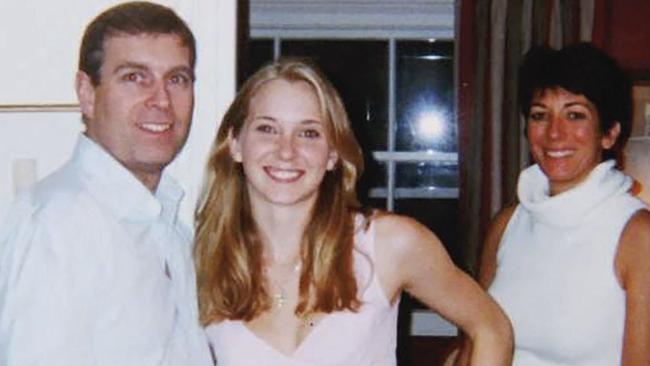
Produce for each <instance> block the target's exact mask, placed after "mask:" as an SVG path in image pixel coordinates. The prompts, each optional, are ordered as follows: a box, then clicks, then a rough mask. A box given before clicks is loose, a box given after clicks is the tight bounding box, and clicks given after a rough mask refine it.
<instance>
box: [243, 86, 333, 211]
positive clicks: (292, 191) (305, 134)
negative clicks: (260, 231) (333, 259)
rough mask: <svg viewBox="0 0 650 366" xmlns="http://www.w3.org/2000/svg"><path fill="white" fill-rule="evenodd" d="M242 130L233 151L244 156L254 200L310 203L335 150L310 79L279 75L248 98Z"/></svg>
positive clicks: (245, 171)
mask: <svg viewBox="0 0 650 366" xmlns="http://www.w3.org/2000/svg"><path fill="white" fill-rule="evenodd" d="M249 105H250V107H249V111H248V116H247V119H246V121H245V123H244V126H243V128H242V129H241V131H240V133H239V136H237V137H236V138H235V137H231V139H230V151H231V154H232V156H233V159H234V160H235V161H238V162H241V163H242V165H243V168H244V173H245V175H246V182H247V187H248V192H249V195H250V197H251V201H252V203H253V204H254V205H255V204H260V203H262V202H266V203H272V204H277V205H295V204H306V205H307V207H311V205H312V204H313V202H315V200H316V198H317V196H318V189H319V187H320V183H321V181H322V180H323V176H324V175H325V172H326V171H327V170H331V169H333V168H334V166H335V163H336V160H337V154H336V152H335V151H334V150H332V149H331V148H330V144H329V141H328V138H327V133H326V130H327V126H326V125H325V123H326V121H324V119H323V116H322V115H321V112H320V104H319V101H318V98H317V96H316V93H315V92H314V90H313V88H312V86H311V85H309V84H308V83H307V82H304V81H293V82H289V81H286V80H283V79H275V80H271V81H268V82H266V83H265V84H263V85H262V87H261V88H260V89H259V90H258V91H257V92H256V93H255V95H254V96H253V98H252V99H251V101H250V104H249Z"/></svg>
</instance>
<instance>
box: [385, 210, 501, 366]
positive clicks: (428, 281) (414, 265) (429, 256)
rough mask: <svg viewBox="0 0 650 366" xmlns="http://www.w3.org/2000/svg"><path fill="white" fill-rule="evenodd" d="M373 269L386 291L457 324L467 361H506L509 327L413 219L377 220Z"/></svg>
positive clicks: (489, 362)
mask: <svg viewBox="0 0 650 366" xmlns="http://www.w3.org/2000/svg"><path fill="white" fill-rule="evenodd" d="M376 220H377V221H376V241H377V268H378V275H379V277H380V280H381V282H382V284H383V286H384V290H385V291H386V293H387V294H388V295H389V296H390V297H391V298H392V299H393V300H394V299H396V298H397V296H399V293H400V292H401V290H405V291H407V292H408V293H410V294H411V295H413V296H415V297H416V298H418V299H419V300H420V301H422V302H423V303H424V304H426V305H427V306H429V307H430V308H431V309H432V310H434V311H436V312H437V313H439V314H440V315H441V316H443V317H444V318H446V319H448V320H449V321H451V322H452V323H454V324H456V325H457V326H458V327H459V328H460V329H462V331H463V332H464V333H465V334H466V335H467V337H468V338H469V339H470V340H471V343H472V347H471V357H470V364H471V365H510V363H511V358H512V330H511V327H510V322H509V321H508V318H507V317H506V316H505V314H504V313H503V311H501V309H500V308H499V306H498V305H497V304H496V303H495V302H494V301H493V300H492V299H491V298H490V297H489V296H488V295H487V294H486V293H485V292H484V291H483V290H482V289H481V288H480V286H479V285H478V284H477V283H476V282H475V281H474V280H472V279H471V277H469V276H468V275H467V274H465V272H463V271H462V270H460V269H459V268H457V267H456V266H455V265H454V264H453V262H452V261H451V259H450V258H449V256H448V255H447V252H446V251H445V249H444V247H443V245H442V243H441V242H440V240H439V239H438V238H437V237H436V236H435V235H434V234H433V233H432V232H431V231H429V230H428V229H427V228H426V227H424V226H423V225H421V224H419V223H417V222H416V221H415V220H412V219H409V218H406V217H401V216H396V215H388V214H387V215H383V216H380V217H378V218H377V219H376Z"/></svg>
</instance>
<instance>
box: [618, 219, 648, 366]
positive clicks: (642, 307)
mask: <svg viewBox="0 0 650 366" xmlns="http://www.w3.org/2000/svg"><path fill="white" fill-rule="evenodd" d="M616 270H617V275H618V278H619V282H620V283H621V286H622V287H623V288H624V289H625V294H626V297H625V298H626V300H625V304H626V305H625V335H624V338H623V357H622V360H621V365H622V366H631V365H650V212H648V211H646V210H643V211H639V212H638V213H636V214H635V215H634V216H633V217H632V219H630V221H629V222H628V223H627V225H626V226H625V229H624V230H623V234H622V235H621V239H620V242H619V246H618V252H617V255H616Z"/></svg>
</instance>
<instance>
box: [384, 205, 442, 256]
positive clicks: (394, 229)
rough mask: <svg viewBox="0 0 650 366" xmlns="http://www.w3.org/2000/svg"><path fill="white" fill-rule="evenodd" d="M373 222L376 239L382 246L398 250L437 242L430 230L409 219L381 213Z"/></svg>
mask: <svg viewBox="0 0 650 366" xmlns="http://www.w3.org/2000/svg"><path fill="white" fill-rule="evenodd" d="M374 220H375V221H374V222H375V228H376V229H375V230H376V239H377V241H378V243H381V245H382V246H393V247H394V249H399V248H400V247H404V246H411V245H418V244H420V243H427V242H431V241H434V242H436V243H437V242H439V239H438V237H437V236H436V235H435V234H434V233H433V232H431V230H429V229H428V228H427V227H426V226H424V225H422V224H421V223H419V222H418V221H417V220H415V219H413V218H411V217H408V216H402V215H397V214H393V213H387V212H382V213H379V214H377V215H376V216H375V218H374ZM402 249H405V248H402Z"/></svg>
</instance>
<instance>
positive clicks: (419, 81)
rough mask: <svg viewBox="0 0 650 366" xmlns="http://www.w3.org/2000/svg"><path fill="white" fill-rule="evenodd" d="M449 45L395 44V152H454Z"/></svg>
mask: <svg viewBox="0 0 650 366" xmlns="http://www.w3.org/2000/svg"><path fill="white" fill-rule="evenodd" d="M453 67H454V61H453V42H449V41H437V42H428V41H400V42H397V73H396V101H397V103H396V112H397V136H396V148H397V150H398V151H424V150H430V149H433V150H438V151H445V152H453V151H457V150H458V147H457V145H458V144H457V130H456V119H455V117H454V109H453V107H454V84H453Z"/></svg>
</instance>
